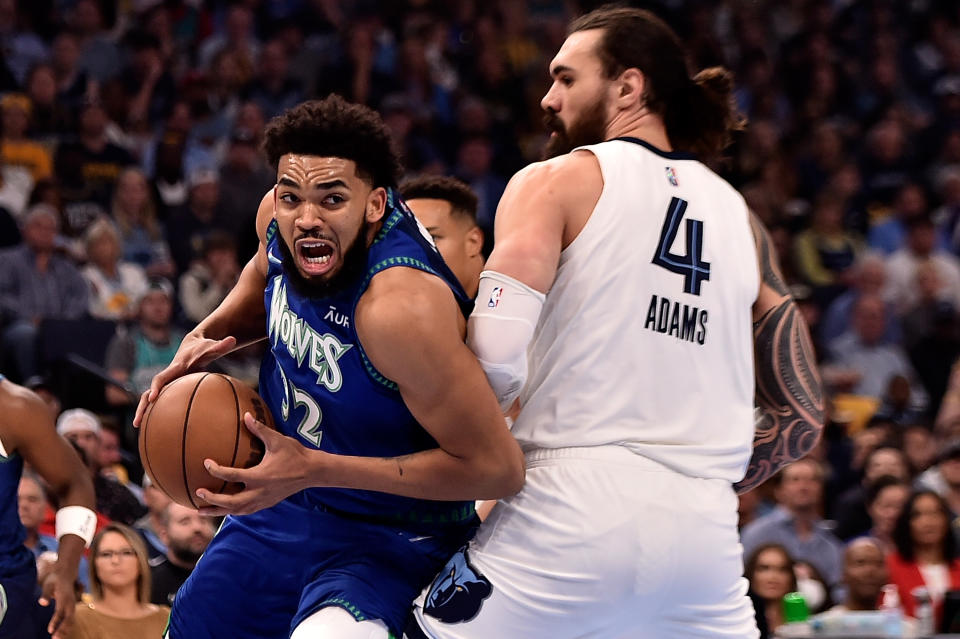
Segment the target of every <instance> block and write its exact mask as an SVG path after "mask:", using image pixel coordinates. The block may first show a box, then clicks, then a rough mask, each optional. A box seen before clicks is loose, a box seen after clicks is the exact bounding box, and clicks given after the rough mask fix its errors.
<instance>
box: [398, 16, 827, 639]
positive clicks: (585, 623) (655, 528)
mask: <svg viewBox="0 0 960 639" xmlns="http://www.w3.org/2000/svg"><path fill="white" fill-rule="evenodd" d="M550 74H551V76H552V77H553V85H552V86H551V87H550V90H549V91H548V92H547V94H546V96H545V97H544V98H543V101H542V103H541V104H542V106H543V108H544V109H545V110H546V112H547V118H546V120H547V124H548V125H549V127H550V128H551V129H552V131H553V133H552V136H551V139H550V143H549V148H548V151H549V152H550V154H551V155H553V156H555V157H553V158H552V159H550V160H547V161H545V162H541V163H538V164H534V165H532V166H530V167H528V168H526V169H524V170H522V171H521V172H520V173H518V174H517V175H516V176H515V177H514V178H513V179H512V180H511V182H510V184H509V186H508V187H507V190H506V192H505V194H504V196H503V199H502V200H501V202H500V206H499V209H498V211H497V218H496V228H495V238H496V241H495V244H494V251H493V254H492V255H491V257H490V259H489V261H488V262H487V265H486V269H487V270H486V271H484V274H483V276H482V278H481V280H480V287H479V294H478V297H477V302H476V307H475V310H474V313H473V315H472V316H471V318H470V328H469V331H468V334H469V343H470V346H471V348H472V349H473V350H474V352H475V353H476V354H477V357H478V358H479V359H480V361H481V363H482V365H483V366H484V369H485V371H486V373H487V377H488V379H489V381H490V383H491V385H492V386H493V388H494V390H495V391H496V392H497V395H498V398H499V399H500V401H501V405H502V406H503V407H507V406H510V405H511V403H512V402H513V401H514V400H515V399H516V398H519V404H520V413H519V416H518V417H517V419H516V422H515V424H514V426H513V434H514V436H515V437H516V438H517V440H518V441H519V442H520V444H521V446H522V448H523V449H524V451H525V454H526V460H527V482H526V485H525V486H524V488H523V489H522V490H521V492H520V493H519V494H517V495H516V496H514V497H510V498H508V499H504V500H501V501H500V502H498V503H497V505H496V507H495V508H494V509H493V512H492V513H491V515H490V517H489V518H488V519H487V520H486V521H485V522H484V524H483V525H482V526H481V528H480V531H479V532H478V534H477V536H476V537H475V538H474V540H473V541H472V542H471V543H470V545H469V546H468V547H467V548H466V549H465V550H462V551H461V552H459V553H457V554H456V555H455V556H454V557H453V558H452V559H451V560H450V562H449V563H448V564H447V565H446V567H445V568H444V570H443V571H442V572H441V573H440V574H439V575H438V576H437V577H436V579H435V580H434V582H433V583H432V584H431V586H430V588H428V589H427V590H426V591H425V592H424V593H423V595H422V596H421V597H420V598H419V599H418V600H417V602H416V605H415V609H414V623H413V624H411V627H410V628H409V629H408V635H409V636H411V637H422V636H426V637H431V638H434V639H436V638H473V637H476V638H482V639H489V637H518V638H519V637H551V639H561V638H564V637H571V638H572V637H590V638H592V639H593V638H602V637H611V638H619V637H624V638H626V637H630V638H632V639H637V638H650V639H666V638H669V639H685V638H690V637H713V638H721V637H730V638H736V639H746V638H749V637H756V636H758V631H757V628H756V624H755V621H754V613H753V608H752V605H751V603H750V600H749V599H748V598H747V595H746V593H747V583H746V580H745V579H743V577H742V570H743V567H742V549H741V546H740V542H739V538H738V534H737V498H736V489H740V490H746V489H749V488H752V487H754V486H756V485H758V484H760V483H761V482H763V481H764V480H766V479H767V478H768V477H770V475H771V474H773V473H774V472H775V471H776V470H777V469H779V468H780V467H781V466H783V465H784V464H786V463H788V462H790V461H792V460H795V459H797V458H799V457H802V456H803V455H804V454H806V453H807V452H808V451H809V450H810V449H811V448H812V447H813V446H814V444H815V443H816V441H817V438H818V436H819V433H820V431H821V429H822V423H821V422H822V401H823V400H822V393H821V385H820V380H819V377H818V373H817V371H816V370H815V364H814V354H813V351H812V347H811V342H810V340H809V335H808V332H807V327H806V326H805V325H804V322H803V320H802V318H801V316H800V314H799V313H798V312H797V307H796V305H795V303H794V302H793V300H792V299H791V298H790V295H789V293H788V292H787V289H786V287H785V286H784V283H783V282H782V280H781V278H780V275H779V272H778V268H777V265H776V264H775V257H774V255H773V251H772V249H771V245H770V240H769V237H768V236H767V234H766V232H765V231H764V230H763V228H762V227H761V225H760V224H759V223H758V222H757V221H756V220H755V219H753V218H751V215H750V213H749V211H748V210H747V207H746V205H745V204H744V201H743V198H742V197H741V196H740V195H739V194H738V193H737V192H736V191H735V190H734V189H733V188H732V187H731V186H730V185H729V184H727V183H726V182H724V181H723V180H722V179H721V178H720V177H718V176H717V175H716V174H714V173H713V172H712V171H711V170H710V169H708V168H707V167H706V166H705V165H704V164H701V163H700V162H699V161H698V160H697V159H696V157H697V156H699V157H706V156H710V155H712V154H716V153H718V152H719V151H720V150H721V149H722V148H723V146H724V145H725V143H726V141H727V139H728V135H729V132H730V131H731V130H732V129H733V128H736V127H737V126H738V125H739V120H738V117H737V116H736V114H735V112H734V110H733V107H732V102H731V98H730V90H731V85H732V82H731V79H730V78H729V76H728V75H727V73H726V72H725V71H724V70H722V69H717V68H715V69H709V70H705V71H702V72H701V73H699V74H698V75H697V76H696V77H694V78H690V77H689V75H688V71H687V68H686V66H685V63H684V52H683V50H682V48H681V45H680V43H679V40H678V39H677V37H676V36H675V35H674V34H673V33H672V32H671V31H670V29H669V28H668V27H667V26H666V25H665V24H664V23H663V22H661V21H660V20H658V19H657V18H656V17H654V16H653V15H652V14H650V13H647V12H644V11H640V10H634V9H619V8H615V9H611V8H603V9H599V10H597V11H595V12H593V13H590V14H588V15H586V16H584V17H582V18H580V19H578V20H577V21H575V22H574V23H573V24H572V25H571V28H570V31H569V37H568V38H567V40H566V42H565V43H564V44H563V46H562V48H561V49H560V51H559V53H558V54H557V55H556V57H555V58H554V60H553V61H552V63H551V66H550ZM694 153H695V154H697V155H694Z"/></svg>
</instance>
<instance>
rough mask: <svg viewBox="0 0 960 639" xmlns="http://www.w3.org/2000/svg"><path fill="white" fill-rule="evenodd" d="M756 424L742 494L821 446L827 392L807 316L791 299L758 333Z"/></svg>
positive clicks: (740, 488)
mask: <svg viewBox="0 0 960 639" xmlns="http://www.w3.org/2000/svg"><path fill="white" fill-rule="evenodd" d="M754 333H755V351H756V367H757V368H756V384H757V389H756V406H757V411H756V423H755V431H754V437H753V455H752V456H751V458H750V464H749V466H748V467H747V472H746V475H745V476H744V478H743V480H742V481H741V482H739V483H738V484H737V485H736V489H737V492H746V491H748V490H750V489H752V488H755V487H756V486H759V485H760V484H762V483H763V482H765V481H766V480H767V479H769V478H770V477H771V476H772V475H773V474H774V473H776V472H777V471H778V470H779V469H780V468H782V467H783V466H785V465H786V464H789V463H790V462H792V461H795V460H797V459H800V458H801V457H803V456H804V455H806V454H807V453H808V452H810V450H811V449H813V447H814V446H815V445H816V443H817V440H818V439H819V437H820V432H821V431H822V430H823V388H822V383H821V381H820V375H819V374H818V372H817V366H816V362H815V359H814V351H813V345H812V343H811V341H810V335H809V333H808V331H807V327H806V324H805V322H804V321H803V317H802V316H801V315H800V311H799V309H798V308H797V305H796V304H795V303H794V302H793V300H791V299H789V298H787V299H786V300H784V301H783V302H782V303H781V304H779V305H777V306H775V307H774V308H771V309H770V310H769V311H768V312H767V314H766V315H764V316H763V317H762V318H761V319H760V320H759V321H758V322H757V323H756V326H755V329H754Z"/></svg>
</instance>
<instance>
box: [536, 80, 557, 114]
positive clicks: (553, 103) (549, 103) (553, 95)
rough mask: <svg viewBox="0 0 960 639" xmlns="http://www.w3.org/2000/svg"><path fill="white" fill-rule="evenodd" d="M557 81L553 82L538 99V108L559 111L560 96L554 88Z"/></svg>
mask: <svg viewBox="0 0 960 639" xmlns="http://www.w3.org/2000/svg"><path fill="white" fill-rule="evenodd" d="M556 88H557V83H556V82H554V83H553V84H551V85H550V88H549V89H548V90H547V92H546V93H545V94H544V96H543V98H541V99H540V108H541V109H543V110H544V111H559V110H560V96H559V95H558V91H557V90H556Z"/></svg>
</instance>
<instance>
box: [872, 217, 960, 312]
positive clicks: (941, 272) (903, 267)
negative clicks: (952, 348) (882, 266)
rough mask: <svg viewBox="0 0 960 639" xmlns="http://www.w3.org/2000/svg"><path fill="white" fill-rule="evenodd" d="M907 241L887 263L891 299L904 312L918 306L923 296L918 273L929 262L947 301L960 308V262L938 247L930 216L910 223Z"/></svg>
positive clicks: (888, 293)
mask: <svg viewBox="0 0 960 639" xmlns="http://www.w3.org/2000/svg"><path fill="white" fill-rule="evenodd" d="M907 228H908V230H907V241H906V244H905V245H904V247H903V248H902V249H900V250H899V251H897V252H896V253H894V254H893V255H891V256H890V259H889V260H888V261H887V276H888V278H887V296H888V299H891V300H895V301H896V303H897V305H898V308H899V310H900V312H901V313H904V312H906V311H907V310H908V309H910V308H911V307H913V306H915V305H916V303H917V300H918V299H919V297H920V291H918V290H917V286H916V281H917V271H918V269H919V268H920V265H921V264H923V263H926V262H929V263H930V264H931V265H932V266H933V267H934V269H935V270H936V273H937V275H938V278H939V281H940V285H941V286H942V287H943V289H944V292H943V299H944V300H946V301H949V302H950V303H951V304H953V307H954V308H960V260H958V258H957V257H956V256H955V255H953V254H951V253H949V252H947V251H944V250H942V249H937V248H936V228H935V227H934V225H933V221H932V220H931V219H930V218H929V217H928V216H925V215H924V216H920V217H917V218H914V219H912V220H910V223H909V225H908V227H907Z"/></svg>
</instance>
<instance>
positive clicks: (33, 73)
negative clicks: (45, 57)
mask: <svg viewBox="0 0 960 639" xmlns="http://www.w3.org/2000/svg"><path fill="white" fill-rule="evenodd" d="M24 90H25V91H26V94H27V98H29V99H30V104H31V106H32V114H31V118H30V119H31V126H30V130H31V132H32V133H31V137H33V138H34V139H36V140H37V141H39V142H42V143H44V144H48V145H53V144H55V143H57V142H58V141H59V140H60V137H61V136H62V135H63V134H64V133H66V132H67V131H70V130H71V129H72V128H73V116H72V115H71V114H70V112H69V110H68V107H67V105H65V104H63V103H62V102H60V101H59V100H57V77H56V74H55V72H54V70H53V67H52V66H51V65H50V64H47V63H41V64H38V65H36V66H35V67H33V68H32V69H30V73H29V74H28V75H27V81H26V84H25V85H24ZM51 168H52V160H51Z"/></svg>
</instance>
